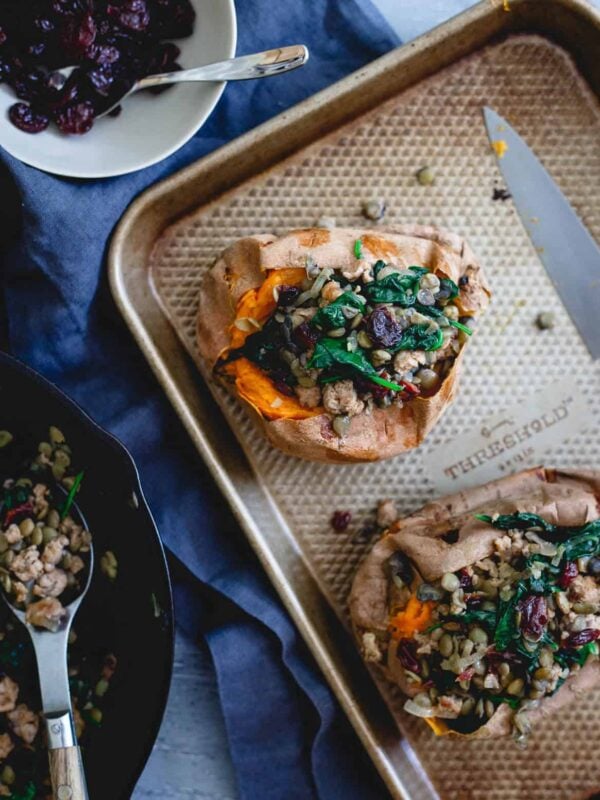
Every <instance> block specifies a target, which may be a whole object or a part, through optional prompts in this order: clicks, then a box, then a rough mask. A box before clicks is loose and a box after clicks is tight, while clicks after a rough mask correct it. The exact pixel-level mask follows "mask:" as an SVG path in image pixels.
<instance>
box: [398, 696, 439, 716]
mask: <svg viewBox="0 0 600 800" xmlns="http://www.w3.org/2000/svg"><path fill="white" fill-rule="evenodd" d="M404 710H405V711H408V713H409V714H413V715H414V716H415V717H423V718H428V719H431V718H432V717H435V716H437V714H436V712H435V711H434V710H433V708H424V707H423V706H419V705H417V703H415V701H414V700H407V701H406V703H404Z"/></svg>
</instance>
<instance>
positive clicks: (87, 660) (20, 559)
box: [0, 427, 117, 800]
mask: <svg viewBox="0 0 600 800" xmlns="http://www.w3.org/2000/svg"><path fill="white" fill-rule="evenodd" d="M12 444H13V436H12V434H11V433H10V432H8V431H5V430H2V431H0V449H1V450H2V452H3V453H7V451H10V445H12ZM7 460H8V461H11V460H12V459H11V458H8V459H7ZM16 460H17V461H20V460H21V459H19V458H17V459H16ZM13 466H15V465H13ZM19 466H22V469H20V470H19V477H17V478H4V476H2V478H3V483H2V489H1V494H0V502H1V505H0V583H1V585H2V589H3V590H4V591H5V592H6V594H7V596H8V599H9V601H10V602H11V603H12V604H15V605H17V606H18V607H21V608H24V609H26V618H27V620H28V621H29V622H30V623H31V624H32V625H36V626H39V627H42V628H47V629H49V630H54V629H56V627H57V626H58V625H59V624H60V620H61V619H62V617H63V615H64V613H65V611H64V607H63V604H64V605H66V604H68V603H69V602H70V601H71V600H72V599H74V598H75V597H76V596H77V593H78V592H79V591H80V589H81V587H82V585H83V584H84V583H85V581H86V579H87V570H88V568H89V562H88V556H89V550H90V542H91V535H90V533H89V531H87V530H85V529H84V528H83V526H82V525H81V524H79V523H78V522H77V521H76V519H74V517H73V516H72V514H71V513H70V512H71V510H72V506H73V502H74V499H75V495H76V492H77V490H78V488H79V486H80V484H81V480H82V477H83V473H81V472H79V473H74V472H73V470H72V452H71V449H70V447H69V446H68V444H67V443H66V441H65V437H64V435H63V434H62V432H61V431H60V430H59V429H58V428H56V427H51V428H50V430H49V435H48V439H47V441H43V442H41V443H40V444H39V447H38V451H37V453H36V454H35V456H34V457H33V458H30V457H27V458H26V459H25V462H24V464H22V465H16V468H18V467H19ZM3 469H4V470H5V469H6V464H3ZM11 471H12V468H11ZM0 479H1V478H0ZM100 561H101V571H102V572H103V573H104V575H105V576H106V578H108V579H109V580H114V578H115V577H116V574H117V562H116V558H115V556H114V554H113V553H112V552H110V551H107V552H106V553H104V554H103V555H102V556H101V559H100ZM68 658H69V683H70V687H71V697H72V701H73V715H74V718H75V727H76V732H77V736H78V739H79V742H80V744H82V745H83V746H85V745H86V743H87V741H88V738H89V736H90V734H91V731H92V730H93V728H95V727H97V726H99V725H100V724H101V722H102V715H103V711H102V706H103V704H104V696H105V695H106V694H107V692H108V690H109V688H110V682H111V680H112V678H113V675H114V672H115V669H116V666H117V659H116V657H115V656H114V655H113V654H112V653H108V652H106V650H104V649H103V648H98V647H97V645H96V644H95V642H94V643H93V644H91V643H90V642H87V643H86V644H85V646H82V645H80V643H79V639H78V636H77V633H76V632H75V630H74V629H71V632H70V635H69V652H68ZM43 731H44V726H43V725H42V714H41V701H40V697H39V686H38V679H37V668H36V663H35V655H34V652H33V648H32V646H31V642H30V640H29V636H28V634H27V631H26V630H25V629H24V627H23V626H22V625H21V623H20V622H18V621H17V620H15V619H14V617H13V615H12V612H11V611H10V610H9V609H8V607H7V606H6V605H5V604H3V603H0V798H2V797H7V798H12V800H51V798H52V791H51V788H50V780H49V777H48V760H47V754H46V752H45V746H44V739H43Z"/></svg>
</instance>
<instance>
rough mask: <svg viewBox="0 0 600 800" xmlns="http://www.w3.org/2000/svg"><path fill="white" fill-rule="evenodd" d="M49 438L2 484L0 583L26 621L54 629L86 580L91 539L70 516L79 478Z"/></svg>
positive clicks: (55, 433) (54, 434) (60, 444)
mask: <svg viewBox="0 0 600 800" xmlns="http://www.w3.org/2000/svg"><path fill="white" fill-rule="evenodd" d="M48 439H49V441H46V442H41V443H40V445H39V448H38V453H37V455H36V456H35V457H34V459H33V461H32V462H31V463H30V464H28V465H27V468H26V469H25V470H24V471H23V473H22V474H21V475H20V477H18V478H16V479H14V478H7V479H6V480H4V482H3V484H2V494H1V495H0V583H1V584H2V588H3V589H4V591H5V592H6V594H7V595H8V598H9V600H10V602H11V603H13V604H14V605H16V606H17V607H18V608H22V609H25V610H26V620H27V622H29V623H30V624H31V625H34V626H36V627H39V628H47V629H48V630H57V628H58V627H59V625H60V623H61V620H62V618H63V617H64V616H65V615H66V611H65V608H64V606H65V605H67V604H68V603H69V602H71V600H73V599H75V597H77V595H78V594H79V592H80V591H81V589H82V587H83V585H84V584H85V581H86V580H87V576H88V566H89V558H88V557H89V552H90V542H91V534H90V532H89V531H87V530H85V529H84V527H83V525H81V524H79V523H78V522H77V521H76V520H75V519H74V517H73V516H72V514H71V513H70V512H71V509H72V505H73V502H74V499H75V495H76V493H77V490H78V488H79V484H80V483H81V480H82V477H83V473H82V472H80V473H78V474H76V475H74V474H73V473H72V472H71V470H70V467H71V456H72V453H71V449H70V447H69V446H68V444H67V443H66V442H65V438H64V436H63V434H62V433H61V431H60V430H58V428H55V427H52V428H50V431H49V437H48ZM59 486H62V489H60V488H59Z"/></svg>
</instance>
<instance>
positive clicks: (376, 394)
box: [354, 376, 392, 402]
mask: <svg viewBox="0 0 600 800" xmlns="http://www.w3.org/2000/svg"><path fill="white" fill-rule="evenodd" d="M354 385H355V386H356V390H357V392H358V393H359V394H360V395H361V396H364V395H366V394H370V395H371V396H372V397H373V399H374V400H375V401H376V402H381V401H382V400H383V399H384V398H385V397H387V396H388V395H389V394H391V393H392V391H391V389H386V388H385V386H380V385H379V384H378V383H373V381H370V380H368V379H367V378H362V377H359V376H357V377H356V378H355V380H354Z"/></svg>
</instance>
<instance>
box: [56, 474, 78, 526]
mask: <svg viewBox="0 0 600 800" xmlns="http://www.w3.org/2000/svg"><path fill="white" fill-rule="evenodd" d="M82 480H83V472H79V473H78V474H77V475H76V476H75V480H74V481H73V486H71V489H70V491H69V494H68V495H67V499H66V500H65V502H64V505H63V507H62V510H61V512H60V518H61V519H66V517H67V514H68V513H69V511H70V510H71V506H72V505H73V503H74V502H75V495H76V494H77V492H78V491H79V485H80V484H81V481H82Z"/></svg>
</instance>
